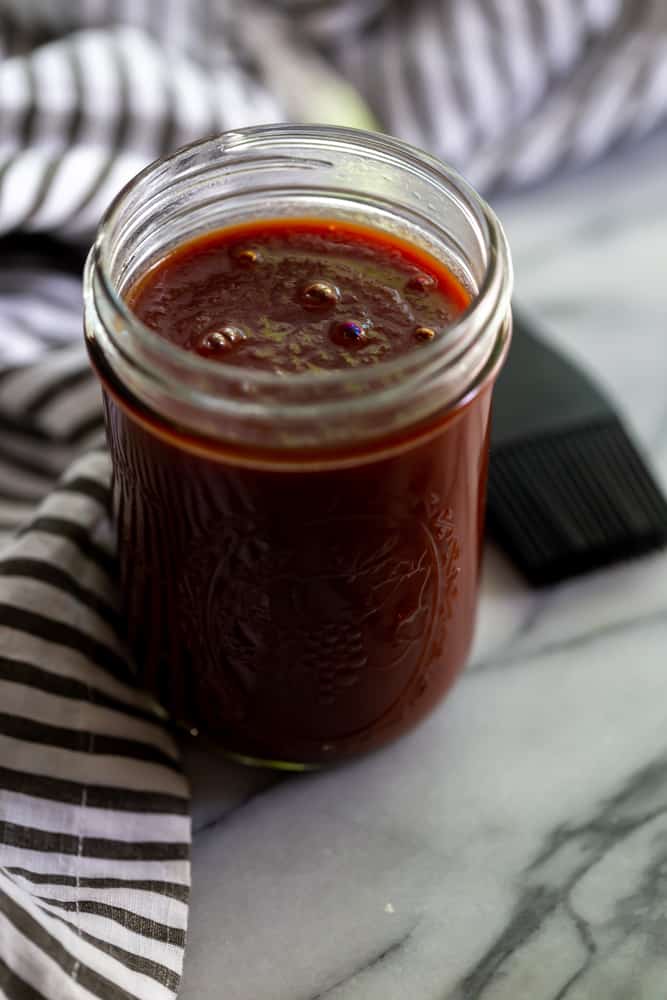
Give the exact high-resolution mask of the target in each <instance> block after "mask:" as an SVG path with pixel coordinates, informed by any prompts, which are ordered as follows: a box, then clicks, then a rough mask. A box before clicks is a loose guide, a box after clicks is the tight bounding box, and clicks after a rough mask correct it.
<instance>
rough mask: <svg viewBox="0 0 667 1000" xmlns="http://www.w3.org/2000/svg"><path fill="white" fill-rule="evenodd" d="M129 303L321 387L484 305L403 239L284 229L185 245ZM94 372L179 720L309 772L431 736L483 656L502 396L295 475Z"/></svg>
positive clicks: (223, 359) (156, 660)
mask: <svg viewBox="0 0 667 1000" xmlns="http://www.w3.org/2000/svg"><path fill="white" fill-rule="evenodd" d="M128 300H129V303H130V305H131V306H132V308H133V309H134V310H135V312H136V313H137V314H138V315H139V316H140V318H142V319H143V320H144V322H145V323H147V324H148V325H150V326H152V327H153V328H154V329H155V330H157V331H158V332H159V333H160V334H161V335H162V336H164V337H166V338H168V339H169V340H171V341H172V342H173V343H175V344H178V345H180V346H182V347H183V348H185V349H187V350H192V351H197V352H198V353H200V354H202V355H203V356H205V357H209V358H211V359H212V361H214V362H215V363H221V364H230V365H241V366H244V367H251V368H261V369H264V370H270V371H271V370H272V371H284V372H316V371H318V370H323V369H336V368H348V367H349V368H354V367H357V366H359V365H367V364H373V363H376V362H377V361H380V360H382V359H384V358H387V357H390V356H392V355H396V354H399V353H401V352H404V351H408V350H410V351H413V350H414V351H419V350H422V349H423V345H424V343H427V342H429V341H431V340H432V339H434V338H436V337H445V336H447V327H448V325H449V324H450V323H451V321H452V320H453V319H454V318H455V317H456V316H457V315H458V314H459V313H460V312H461V311H462V310H463V309H464V308H465V307H466V305H467V304H468V302H469V295H468V292H467V291H466V290H465V289H464V288H463V286H462V285H461V284H460V283H459V282H458V281H457V279H456V278H455V277H454V276H453V275H452V274H451V273H450V272H449V271H448V270H447V269H446V268H445V267H444V266H443V265H442V264H438V263H437V262H436V261H434V260H433V259H432V258H430V257H429V256H427V255H426V254H424V253H422V252H420V251H419V250H417V249H416V248H414V247H412V246H410V245H408V244H405V243H402V242H401V241H399V240H397V239H395V238H394V237H391V236H388V235H385V234H381V233H379V232H376V231H373V230H367V229H364V228H361V227H357V226H353V225H348V224H347V223H344V224H343V223H324V222H321V221H317V220H298V221H294V220H287V221H285V220H282V221H275V222H273V221H272V222H262V223H258V224H253V225H251V226H245V227H237V228H235V229H230V230H225V231H222V232H220V233H213V234H210V235H208V236H206V237H204V238H202V239H198V240H196V241H193V242H191V243H189V244H187V245H185V246H183V247H181V248H179V249H177V250H176V251H175V252H174V253H172V254H171V255H170V256H169V257H167V258H166V259H165V260H163V261H162V262H160V264H159V265H158V266H157V267H155V268H154V269H153V270H151V271H150V272H149V273H148V274H147V275H145V276H144V277H143V278H142V279H141V281H140V282H139V283H138V285H137V286H135V288H134V289H133V290H132V291H131V293H130V295H129V296H128ZM94 360H96V361H97V362H98V367H100V374H101V376H102V378H103V381H104V383H105V387H106V389H107V393H106V403H107V419H108V430H109V439H110V444H111V449H112V453H113V458H114V470H115V479H114V504H115V508H116V513H117V518H118V525H119V544H120V553H121V567H122V588H123V593H124V596H125V600H126V610H127V620H128V628H129V632H130V638H131V641H132V643H133V645H134V646H135V648H136V650H137V654H138V662H139V665H140V669H141V670H142V673H143V677H144V679H145V680H146V682H147V684H148V685H149V686H150V687H152V688H153V689H154V690H155V691H156V692H157V694H158V695H159V697H160V698H161V700H162V701H163V702H164V703H165V705H166V706H167V708H168V709H169V711H170V712H171V713H172V714H173V716H174V717H175V718H176V719H177V720H178V721H180V722H183V723H184V724H186V725H187V726H189V727H196V728H197V729H199V730H202V731H203V730H205V731H207V732H209V733H211V734H213V735H215V736H216V737H218V738H219V739H220V740H221V741H222V742H223V743H224V745H225V746H227V747H228V748H229V749H230V750H233V751H236V752H238V753H240V754H244V755H246V756H252V757H257V758H262V759H271V760H281V761H287V762H305V763H317V762H320V761H326V760H331V759H337V758H339V757H342V756H345V755H348V754H352V753H355V752H359V751H361V750H366V749H370V748H372V747H374V746H377V745H380V744H381V743H384V742H386V741H387V740H389V739H392V738H394V737H395V736H397V735H399V734H400V733H401V732H403V731H404V730H405V729H406V728H408V727H409V726H411V725H413V724H414V722H416V721H417V719H419V718H420V717H421V716H422V715H423V714H424V713H425V712H426V711H427V710H428V709H429V708H430V707H431V706H432V705H433V704H434V703H435V702H436V701H437V700H438V699H439V698H440V696H441V695H442V694H443V692H444V691H445V690H446V688H447V687H448V686H449V684H450V683H451V681H452V679H453V678H454V676H455V675H456V673H457V672H458V670H459V669H460V668H461V666H462V665H463V662H464V660H465V657H466V654H467V651H468V648H469V644H470V640H471V635H472V629H473V624H474V610H475V603H476V593H477V582H478V567H479V556H480V543H481V529H482V519H483V504H484V492H485V482H486V464H487V454H488V434H487V430H488V416H489V403H490V386H486V387H484V388H483V389H482V390H481V391H480V392H478V393H477V395H475V396H473V397H472V398H471V399H469V400H468V401H466V402H465V403H464V404H462V405H459V406H458V407H455V408H453V409H452V408H450V409H449V410H447V412H446V413H445V414H443V415H442V416H441V417H440V418H439V419H438V420H436V421H435V422H432V423H431V424H430V425H429V427H428V428H425V427H420V428H414V429H413V430H412V431H411V432H408V433H406V432H402V434H401V437H400V439H399V438H393V439H392V438H389V439H386V438H385V439H382V440H379V441H376V442H374V443H372V444H370V445H367V446H365V449H364V451H363V452H362V453H359V451H357V453H356V455H355V457H354V464H351V463H350V462H349V461H346V462H344V461H343V460H341V461H340V462H337V460H336V459H335V458H333V459H332V458H331V456H329V455H327V454H324V453H323V454H322V456H321V461H320V462H318V461H317V457H316V456H315V460H313V456H312V455H310V456H309V458H308V461H307V462H304V465H303V468H299V465H298V455H297V458H296V460H295V457H294V455H293V454H292V455H291V457H290V464H289V466H288V465H285V466H284V467H281V462H280V458H279V456H278V457H276V458H275V459H272V460H271V461H270V462H267V461H266V460H265V459H264V458H263V457H262V456H255V455H253V453H252V452H250V451H249V452H248V453H246V454H244V455H243V456H242V461H239V455H238V452H237V453H236V454H235V453H234V452H232V451H231V450H229V449H226V448H225V446H224V444H223V443H219V442H213V443H212V442H210V441H204V440H202V441H197V440H196V439H195V438H194V437H193V436H192V435H191V434H190V433H189V432H182V431H180V430H179V429H178V428H177V427H173V426H169V425H168V424H167V422H166V421H165V420H163V419H162V418H161V417H159V416H157V415H155V414H152V413H149V412H147V411H146V410H145V409H143V408H142V407H141V405H140V404H138V403H137V402H136V401H135V400H133V399H131V398H130V397H129V395H128V394H127V392H126V391H124V389H123V387H122V386H118V385H117V384H114V382H113V379H112V378H111V377H109V374H108V372H106V371H105V370H104V367H103V366H102V365H101V364H99V359H94ZM220 439H221V442H222V441H224V428H221V429H220ZM348 458H349V456H348Z"/></svg>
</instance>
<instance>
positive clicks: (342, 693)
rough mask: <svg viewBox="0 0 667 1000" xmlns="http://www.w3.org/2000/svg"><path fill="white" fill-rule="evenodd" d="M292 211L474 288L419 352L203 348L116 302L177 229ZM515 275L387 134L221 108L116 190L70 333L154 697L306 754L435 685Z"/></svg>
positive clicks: (497, 236) (475, 540) (447, 666)
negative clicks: (302, 368)
mask: <svg viewBox="0 0 667 1000" xmlns="http://www.w3.org/2000/svg"><path fill="white" fill-rule="evenodd" d="M290 217H292V218H295V217H298V218H304V217H312V218H315V217H317V218H326V219H329V220H331V219H338V220H347V221H352V222H357V223H362V224H364V225H366V226H372V227H375V228H377V229H380V230H384V231H385V232H388V233H393V234H396V235H397V236H399V237H401V238H402V239H407V240H409V241H410V242H412V243H413V244H415V245H416V246H418V247H421V248H423V249H425V250H427V251H428V252H429V253H430V254H431V255H433V256H435V257H436V258H438V259H439V260H441V261H444V262H446V264H447V265H448V267H449V268H450V270H452V271H453V272H454V273H455V274H456V275H457V276H458V277H459V278H460V279H461V280H462V281H463V283H464V284H465V285H467V286H468V288H469V289H470V290H471V291H472V293H473V300H472V303H471V305H470V307H469V308H468V309H467V310H466V312H464V313H463V314H462V315H461V317H460V318H459V319H458V321H457V322H456V323H455V324H454V325H453V326H452V327H451V329H449V330H448V332H447V334H446V336H445V337H443V338H442V339H440V340H435V341H433V342H431V343H428V344H425V345H423V346H422V347H421V348H420V350H418V351H412V352H407V353H405V354H402V355H400V356H398V357H395V358H393V359H390V360H388V361H384V362H380V363H379V364H377V365H375V366H370V367H364V368H357V369H353V370H347V371H328V372H325V373H319V374H314V375H310V374H305V375H304V374H287V375H285V374H282V375H276V374H274V373H271V372H266V371H264V372H262V371H257V370H250V369H242V368H239V367H235V366H225V365H224V364H213V363H211V362H209V361H207V360H205V359H203V358H200V357H198V356H197V355H195V354H192V353H189V352H186V351H184V350H182V349H181V348H179V347H176V346H174V345H172V344H171V343H169V342H167V341H166V340H165V339H163V338H161V337H160V336H159V335H158V334H157V333H155V332H154V331H152V330H150V329H148V328H147V327H145V326H144V325H142V323H141V322H140V321H139V320H138V319H137V317H136V316H135V315H133V313H132V312H131V311H130V310H129V308H128V306H127V304H126V302H125V298H124V297H125V296H126V295H127V293H128V290H129V289H130V288H131V287H132V286H133V285H134V283H135V282H136V281H137V279H138V278H139V277H140V276H141V275H142V274H144V273H145V272H146V271H147V270H148V269H149V268H150V267H151V266H153V265H154V264H155V263H156V262H157V261H158V260H160V259H162V258H163V257H164V256H165V255H167V254H168V253H169V252H170V251H171V250H172V249H173V248H174V247H176V246H178V245H179V244H181V243H183V242H185V241H187V240H189V239H191V238H193V237H195V236H197V235H200V234H204V233H206V232H210V231H213V230H216V229H220V228H223V227H225V226H227V225H234V224H238V223H241V222H247V221H250V220H255V219H263V218H274V219H275V218H290ZM510 291H511V265H510V258H509V253H508V248H507V244H506V241H505V238H504V235H503V232H502V229H501V227H500V224H499V223H498V220H497V219H496V217H495V215H494V214H493V213H492V211H491V210H490V209H489V208H488V206H487V205H486V204H485V203H484V202H483V201H482V200H481V199H480V198H479V197H478V196H477V195H476V194H475V192H474V191H473V190H472V189H471V188H470V187H469V186H468V185H467V184H466V183H465V182H464V181H463V180H462V179H461V178H460V177H459V176H458V175H456V174H455V173H453V172H452V171H451V170H449V169H448V168H447V167H445V166H444V165H443V164H442V163H440V162H439V161H438V160H436V159H434V158H433V157H430V156H428V155H426V154H425V153H422V152H420V151H418V150H416V149H414V148H412V147H410V146H408V145H406V144H404V143H402V142H400V141H398V140H396V139H392V138H388V137H386V136H380V135H376V134H370V133H365V132H359V131H355V130H350V129H341V128H331V127H311V126H294V125H280V126H267V127H261V128H251V129H247V130H243V131H235V132H228V133H226V134H224V135H221V136H219V137H216V138H212V139H207V140H205V141H203V142H199V143H196V144H193V145H191V146H188V147H186V148H184V149H182V150H180V151H179V152H177V153H176V154H174V155H173V156H171V157H169V158H167V159H164V160H161V161H159V162H157V163H154V164H152V165H151V166H149V167H148V168H147V169H146V170H144V171H143V172H142V173H141V174H139V175H138V176H137V177H136V178H135V179H134V180H133V181H132V182H131V183H130V184H129V185H128V186H127V187H126V188H125V189H124V190H123V191H122V192H121V193H120V194H119V195H118V197H117V198H116V200H115V201H114V202H113V204H112V205H111V207H110V208H109V211H108V212H107V214H106V216H105V218H104V219H103V221H102V223H101V225H100V228H99V232H98V235H97V239H96V242H95V245H94V247H93V249H92V251H91V253H90V256H89V259H88V263H87V267H86V275H85V332H86V340H87V345H88V350H89V353H90V357H91V360H92V363H93V366H94V368H95V370H96V371H97V374H98V375H99V378H100V381H101V383H102V387H103V390H104V400H105V411H106V421H107V432H108V440H109V446H110V449H111V455H112V460H113V470H114V477H113V508H114V512H115V517H116V520H117V526H118V546H119V556H120V568H121V586H122V593H123V599H124V602H125V610H126V620H127V628H128V632H129V639H130V642H131V645H132V646H133V648H134V650H135V652H136V658H137V664H138V669H139V673H140V678H141V681H142V682H143V683H144V684H145V685H146V686H147V687H149V688H150V689H152V690H153V691H154V693H155V694H156V695H157V697H158V698H159V700H160V701H161V702H162V703H163V704H164V705H165V706H166V708H167V710H168V711H169V712H170V714H171V715H172V717H173V718H174V720H176V721H177V722H179V723H182V724H183V725H185V726H186V727H187V728H188V729H190V730H194V731H199V732H206V733H208V734H210V735H212V736H214V737H215V738H217V739H218V740H219V741H220V742H221V743H222V745H223V746H224V747H226V748H227V749H228V750H229V751H230V752H231V753H233V754H234V755H236V756H238V757H239V758H241V759H244V760H248V761H254V762H263V763H269V764H272V765H274V766H283V767H299V768H300V767H306V766H309V765H318V764H321V763H324V762H328V761H335V760H338V759H340V758H343V757H346V756H348V755H352V754H356V753H359V752H361V751H365V750H369V749H371V748H374V747H377V746H380V745H381V744H383V743H385V742H387V741H388V740H391V739H393V738H395V737H396V736H398V735H399V734H401V733H402V732H403V731H405V730H406V729H408V728H409V727H411V726H412V725H414V724H415V723H416V722H417V721H418V720H419V719H420V718H421V717H422V716H423V715H424V714H425V713H426V712H427V711H428V710H429V709H430V708H431V707H432V706H433V705H434V704H435V703H436V702H437V701H438V700H439V699H440V697H441V696H442V695H443V693H444V692H445V691H446V689H447V688H448V687H449V685H450V684H451V682H452V680H453V679H454V677H455V676H456V674H457V673H458V672H459V671H460V669H461V667H462V666H463V664H464V662H465V659H466V655H467V653H468V650H469V647H470V642H471V637H472V634H473V627H474V620H475V606H476V600H477V590H478V578H479V565H480V553H481V545H482V532H483V517H484V498H485V488H486V473H487V464H488V447H489V415H490V407H491V394H492V388H493V384H494V380H495V378H496V376H497V374H498V371H499V368H500V366H501V364H502V362H503V358H504V356H505V352H506V350H507V346H508V343H509V338H510V326H511V320H510Z"/></svg>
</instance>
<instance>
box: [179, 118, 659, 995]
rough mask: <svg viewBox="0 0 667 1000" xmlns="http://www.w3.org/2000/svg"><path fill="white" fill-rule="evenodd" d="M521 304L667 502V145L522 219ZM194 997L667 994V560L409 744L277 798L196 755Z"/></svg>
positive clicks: (543, 605)
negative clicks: (610, 404)
mask: <svg viewBox="0 0 667 1000" xmlns="http://www.w3.org/2000/svg"><path fill="white" fill-rule="evenodd" d="M498 207H499V209H500V211H501V214H502V216H503V218H504V220H505V222H506V225H507V229H508V234H509V237H510V241H511V244H512V246H513V251H514V258H515V264H516V276H517V300H518V301H520V302H521V303H522V304H523V305H524V307H525V308H526V309H530V310H531V312H532V313H533V314H534V315H537V316H539V317H541V318H542V319H543V321H544V324H545V328H546V330H547V332H548V334H549V336H553V337H554V338H555V339H556V340H557V341H559V342H560V343H562V344H563V345H564V346H566V347H567V348H568V349H569V350H570V351H571V352H572V353H573V354H574V355H575V356H577V357H578V358H580V359H581V360H582V361H583V362H585V363H587V364H589V365H591V366H593V367H594V369H595V371H596V372H597V373H598V375H599V377H600V378H601V380H602V382H603V383H604V384H605V385H606V386H607V387H608V388H609V390H610V391H611V392H612V393H613V394H614V396H615V398H616V400H617V402H618V404H619V407H620V408H621V410H622V412H623V414H624V416H625V417H626V418H627V420H628V422H629V424H630V426H631V427H632V429H633V430H634V432H635V434H636V436H637V437H638V439H639V440H640V441H641V442H642V444H643V445H644V447H645V448H646V449H647V450H648V452H649V453H650V455H651V458H652V460H653V462H654V464H655V467H656V469H657V470H658V474H659V476H660V477H661V478H662V481H663V483H664V484H665V485H667V270H666V266H667V265H666V261H667V137H666V138H663V139H658V140H655V141H653V142H652V143H651V144H650V145H648V146H647V147H645V148H643V149H641V150H640V151H638V153H637V154H636V155H635V156H633V157H626V158H624V159H623V160H617V161H614V162H612V163H609V164H606V165H604V166H602V167H599V168H597V169H596V170H594V171H592V172H591V173H589V174H586V175H584V176H583V177H579V178H570V179H568V180H564V181H557V182H553V183H551V184H549V185H547V186H545V187H544V188H542V189H541V190H538V191H534V192H530V193H529V194H526V195H524V196H523V197H521V198H520V199H519V198H517V199H513V200H507V201H505V202H503V203H501V204H500V205H499V206H498ZM187 754H188V766H189V770H190V772H191V775H192V779H193V789H194V797H195V804H194V827H195V831H196V832H195V840H194V865H193V900H192V915H191V924H190V936H189V947H188V950H187V955H186V969H185V978H184V985H183V990H182V1000H195V998H196V1000H208V998H211V1000H213V998H215V1000H219V998H223V997H224V1000H316V998H327V1000H380V998H381V1000H665V998H666V997H667V555H666V554H662V553H658V554H655V555H653V556H649V557H648V558H646V559H643V560H641V561H638V562H634V563H631V564H627V565H624V566H619V567H615V568H613V569H610V570H607V571H605V572H600V573H596V574H594V575H591V576H589V577H585V578H582V579H580V580H577V581H575V582H572V583H568V584H564V585H562V586H560V587H556V588H552V589H551V590H547V591H545V592H540V593H537V592H534V591H531V590H530V589H529V588H528V587H526V585H525V584H524V583H523V581H522V580H521V578H520V577H519V576H518V575H517V574H516V573H515V571H514V570H513V568H512V567H511V566H510V565H509V564H508V563H507V562H506V560H505V559H504V557H503V556H502V554H501V553H500V552H498V551H497V550H495V549H494V548H492V547H489V548H488V551H487V553H486V560H485V576H484V585H483V592H482V600H481V606H480V617H479V627H478V632H477V638H476V642H475V647H474V650H473V654H472V657H471V662H470V665H469V667H468V669H467V670H466V672H465V673H464V675H463V677H462V678H461V680H460V681H459V683H458V684H457V685H456V687H455V689H454V691H453V692H452V694H451V695H450V697H449V698H448V699H447V700H446V701H445V702H444V703H443V704H442V705H441V706H440V707H439V708H438V709H437V710H436V711H435V712H434V713H433V715H432V716H431V717H430V718H429V719H428V720H427V721H426V722H425V723H424V724H423V725H421V726H420V727H419V728H418V729H417V730H416V731H414V732H413V733H411V734H409V735H408V736H406V737H405V738H404V739H402V740H401V741H399V742H398V743H397V744H395V745H394V746H392V747H390V748H388V749H387V750H384V751H382V752H380V753H377V754H375V755H373V756H370V757H368V758H365V759H364V760H360V761H357V762H355V763H353V764H351V765H349V766H347V767H345V768H340V769H336V770H332V771H329V772H325V773H322V774H316V775H308V776H305V777H299V778H287V779H285V778H282V779H276V778H275V777H273V776H271V775H267V774H264V773H261V772H257V771H248V770H244V769H242V768H239V767H236V766H235V765H233V764H230V763H229V762H226V761H224V760H223V759H221V758H220V759H218V758H216V756H215V755H214V754H212V753H211V752H210V751H207V750H206V749H202V748H201V747H199V746H198V745H196V744H195V745H193V746H191V747H189V748H188V749H187Z"/></svg>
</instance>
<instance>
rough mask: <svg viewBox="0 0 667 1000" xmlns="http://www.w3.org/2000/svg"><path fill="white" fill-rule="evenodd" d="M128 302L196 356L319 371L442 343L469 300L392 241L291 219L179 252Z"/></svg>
mask: <svg viewBox="0 0 667 1000" xmlns="http://www.w3.org/2000/svg"><path fill="white" fill-rule="evenodd" d="M128 300H129V304H130V305H131V307H132V309H133V310H134V311H135V313H137V315H138V316H139V317H140V318H141V319H142V320H143V322H144V323H145V324H146V325H147V326H149V327H151V328H153V329H154V330H156V331H157V332H158V333H160V334H161V336H163V337H164V338H165V339H167V340H170V341H171V342H172V343H174V344H176V345H178V346H179V347H183V348H185V349H186V350H189V351H193V352H196V353H198V354H200V355H202V356H203V357H206V358H210V359H212V360H214V361H219V362H224V363H226V364H232V365H239V366H243V367H249V368H254V369H261V370H265V371H274V372H279V373H280V372H304V373H308V372H310V373H316V372H321V371H325V370H332V369H346V368H356V367H359V366H362V365H370V364H375V363H377V362H378V361H381V360H384V359H387V358H389V357H391V356H394V355H397V354H401V353H403V352H405V351H408V350H415V349H418V348H419V347H420V346H421V345H422V344H424V343H427V342H428V341H431V340H434V339H436V338H438V337H441V336H444V335H445V334H446V330H447V328H448V326H450V325H451V323H452V322H453V321H454V320H455V319H456V318H457V317H458V316H459V315H460V314H461V312H462V311H463V310H464V309H465V308H466V307H467V306H468V304H469V301H470V295H469V293H468V291H467V290H466V289H465V288H464V287H463V285H462V284H461V283H460V282H459V281H458V279H457V278H456V277H455V276H454V275H453V274H452V273H451V272H450V271H449V270H448V269H447V268H446V267H445V266H444V265H442V264H440V263H438V262H437V261H436V260H435V259H434V258H431V257H430V256H429V255H428V254H426V253H425V252H422V251H420V250H418V249H417V248H416V247H413V246H411V245H410V244H407V243H405V242H403V241H401V240H399V239H397V238H394V237H389V236H385V235H384V234H382V233H380V232H378V231H376V230H373V229H369V228H367V227H362V226H358V225H354V224H352V223H342V222H327V221H322V220H318V219H310V220H308V219H301V220H294V219H289V220H273V221H264V222H256V223H251V224H246V225H243V226H237V227H233V228H229V229H225V230H220V231H218V232H214V233H211V234H208V235H207V236H204V237H199V238H197V239H195V240H193V241H192V242H190V243H187V244H185V245H183V246H181V247H179V248H178V249H177V250H175V251H174V252H172V253H171V254H170V255H169V256H168V257H166V258H165V259H164V260H162V261H161V262H160V263H158V264H157V265H156V266H155V267H154V268H153V269H151V270H150V271H149V272H148V273H147V274H146V275H145V276H144V277H143V278H142V279H141V280H140V281H139V282H138V284H137V285H136V286H135V287H134V289H132V291H131V292H130V295H129V297H128Z"/></svg>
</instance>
